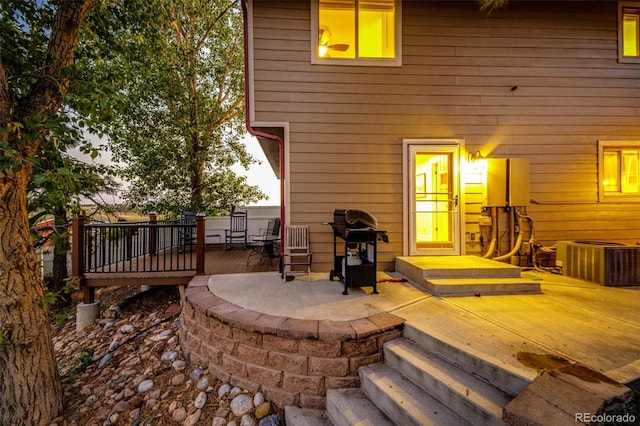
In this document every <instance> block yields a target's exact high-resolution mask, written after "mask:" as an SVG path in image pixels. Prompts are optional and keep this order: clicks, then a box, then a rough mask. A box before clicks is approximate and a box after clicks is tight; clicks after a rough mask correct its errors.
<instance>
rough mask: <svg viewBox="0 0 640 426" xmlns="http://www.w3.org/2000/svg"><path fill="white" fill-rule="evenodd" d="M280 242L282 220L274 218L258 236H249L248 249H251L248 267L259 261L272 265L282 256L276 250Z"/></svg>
mask: <svg viewBox="0 0 640 426" xmlns="http://www.w3.org/2000/svg"><path fill="white" fill-rule="evenodd" d="M279 242H280V218H279V217H274V218H273V219H269V221H268V222H267V227H266V228H261V229H260V232H259V234H258V235H252V236H249V242H248V244H247V247H249V248H250V249H251V252H250V253H249V256H247V266H248V265H250V264H251V263H252V262H254V261H257V262H258V263H262V262H264V261H267V260H268V261H269V264H272V262H273V260H274V259H277V258H278V257H279V255H280V253H279V250H276V248H277V247H276V246H277V244H278V243H279Z"/></svg>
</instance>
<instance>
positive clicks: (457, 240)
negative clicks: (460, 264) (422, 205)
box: [402, 138, 466, 256]
mask: <svg viewBox="0 0 640 426" xmlns="http://www.w3.org/2000/svg"><path fill="white" fill-rule="evenodd" d="M447 146H449V147H452V148H457V155H456V156H457V159H458V161H457V162H455V161H454V164H452V167H453V168H454V185H457V192H458V200H459V202H458V215H457V216H458V217H457V221H456V223H455V231H454V247H453V248H452V249H447V250H434V251H433V255H434V256H435V255H451V256H459V255H463V254H465V248H466V247H465V245H466V244H465V241H464V235H465V232H464V225H465V220H464V217H465V191H464V180H463V175H462V162H463V157H462V156H463V153H464V152H466V151H465V141H464V139H456V138H438V139H403V140H402V236H403V238H402V252H403V255H404V256H411V255H412V254H411V245H412V244H411V241H412V239H413V238H415V236H414V235H410V231H411V226H410V221H411V216H410V215H411V210H412V209H411V203H412V201H413V198H412V194H411V189H412V188H413V185H415V182H414V181H415V178H414V177H413V176H412V170H411V161H412V159H411V149H412V148H414V147H424V148H425V151H428V150H429V149H428V148H429V147H440V148H442V147H447ZM413 255H422V254H413ZM424 255H427V254H424Z"/></svg>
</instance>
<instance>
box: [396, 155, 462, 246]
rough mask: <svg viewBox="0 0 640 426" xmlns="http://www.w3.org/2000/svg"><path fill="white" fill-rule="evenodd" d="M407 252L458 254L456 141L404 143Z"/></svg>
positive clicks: (458, 202)
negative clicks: (407, 161)
mask: <svg viewBox="0 0 640 426" xmlns="http://www.w3.org/2000/svg"><path fill="white" fill-rule="evenodd" d="M408 151H409V152H408V157H409V167H408V173H407V175H408V180H409V182H408V188H409V191H408V195H409V197H408V198H409V199H408V207H409V209H408V214H409V218H408V222H409V235H408V240H409V254H410V255H459V254H461V252H460V250H461V249H460V193H459V192H460V182H459V153H460V146H459V145H458V144H445V143H442V144H433V145H422V144H420V145H413V144H410V145H408Z"/></svg>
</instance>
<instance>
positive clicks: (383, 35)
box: [312, 0, 401, 65]
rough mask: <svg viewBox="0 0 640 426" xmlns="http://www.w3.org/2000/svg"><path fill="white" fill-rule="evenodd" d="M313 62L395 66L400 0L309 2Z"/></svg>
mask: <svg viewBox="0 0 640 426" xmlns="http://www.w3.org/2000/svg"><path fill="white" fill-rule="evenodd" d="M312 4H313V11H314V25H313V27H314V28H312V40H314V42H313V43H314V46H313V50H314V55H313V58H312V60H313V62H314V63H327V62H328V63H334V64H335V63H345V64H355V65H363V63H358V62H364V64H366V65H378V64H380V65H399V50H400V48H399V46H398V41H399V40H400V35H399V33H400V22H399V18H400V13H401V12H400V5H401V1H400V0H313V1H312Z"/></svg>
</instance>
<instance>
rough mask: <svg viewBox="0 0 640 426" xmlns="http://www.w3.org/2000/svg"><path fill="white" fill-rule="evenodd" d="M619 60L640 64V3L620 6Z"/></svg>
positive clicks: (621, 4) (626, 3)
mask: <svg viewBox="0 0 640 426" xmlns="http://www.w3.org/2000/svg"><path fill="white" fill-rule="evenodd" d="M618 60H619V61H620V62H640V2H620V3H619V4H618Z"/></svg>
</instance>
